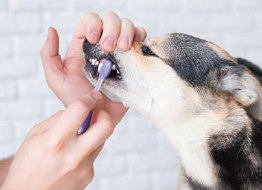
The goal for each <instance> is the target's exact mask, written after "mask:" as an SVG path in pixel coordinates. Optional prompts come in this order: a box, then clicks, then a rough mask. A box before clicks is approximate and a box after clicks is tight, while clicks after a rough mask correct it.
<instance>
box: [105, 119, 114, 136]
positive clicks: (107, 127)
mask: <svg viewBox="0 0 262 190" xmlns="http://www.w3.org/2000/svg"><path fill="white" fill-rule="evenodd" d="M103 125H104V131H105V132H106V133H107V134H108V136H110V135H111V134H112V133H113V132H114V128H115V127H114V125H113V123H112V122H111V121H108V120H104V121H103Z"/></svg>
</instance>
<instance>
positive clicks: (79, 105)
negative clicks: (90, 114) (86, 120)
mask: <svg viewBox="0 0 262 190" xmlns="http://www.w3.org/2000/svg"><path fill="white" fill-rule="evenodd" d="M92 105H93V103H92V102H91V101H82V100H76V101H75V102H74V103H73V104H72V107H73V108H74V109H75V110H77V111H79V112H87V111H88V110H89V109H91V107H92Z"/></svg>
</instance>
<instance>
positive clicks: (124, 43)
mask: <svg viewBox="0 0 262 190" xmlns="http://www.w3.org/2000/svg"><path fill="white" fill-rule="evenodd" d="M119 42H120V44H121V45H122V46H128V47H129V44H130V42H129V38H128V37H126V36H122V37H121V38H120V41H119Z"/></svg>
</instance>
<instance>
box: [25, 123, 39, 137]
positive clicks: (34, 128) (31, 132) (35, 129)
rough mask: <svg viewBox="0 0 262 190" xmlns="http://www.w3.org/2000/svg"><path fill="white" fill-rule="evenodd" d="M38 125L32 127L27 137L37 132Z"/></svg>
mask: <svg viewBox="0 0 262 190" xmlns="http://www.w3.org/2000/svg"><path fill="white" fill-rule="evenodd" d="M39 126H40V125H39V124H37V125H35V126H33V127H32V129H31V130H30V131H29V133H28V136H33V135H34V134H36V133H37V132H38V128H39Z"/></svg>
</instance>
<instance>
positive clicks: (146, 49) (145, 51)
mask: <svg viewBox="0 0 262 190" xmlns="http://www.w3.org/2000/svg"><path fill="white" fill-rule="evenodd" d="M142 52H143V54H144V56H155V57H158V56H157V55H156V54H155V53H154V52H152V51H151V49H150V48H149V47H148V46H143V47H142Z"/></svg>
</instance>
